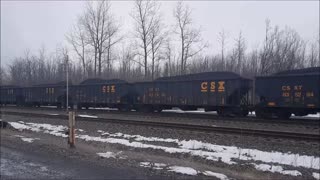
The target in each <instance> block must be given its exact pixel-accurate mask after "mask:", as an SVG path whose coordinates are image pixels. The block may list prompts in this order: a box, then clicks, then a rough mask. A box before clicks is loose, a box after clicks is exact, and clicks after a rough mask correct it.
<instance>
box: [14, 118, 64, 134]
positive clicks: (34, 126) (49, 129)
mask: <svg viewBox="0 0 320 180" xmlns="http://www.w3.org/2000/svg"><path fill="white" fill-rule="evenodd" d="M9 124H10V125H11V126H12V127H13V128H15V129H17V130H19V131H22V130H30V131H34V132H40V131H43V133H46V134H51V135H54V136H58V137H68V136H67V135H65V133H64V132H65V131H66V130H67V129H68V128H67V127H66V126H62V125H51V124H41V123H25V122H23V121H19V122H9Z"/></svg>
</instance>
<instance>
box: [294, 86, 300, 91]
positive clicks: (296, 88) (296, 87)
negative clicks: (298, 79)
mask: <svg viewBox="0 0 320 180" xmlns="http://www.w3.org/2000/svg"><path fill="white" fill-rule="evenodd" d="M294 90H295V91H301V90H302V86H301V85H298V86H294Z"/></svg>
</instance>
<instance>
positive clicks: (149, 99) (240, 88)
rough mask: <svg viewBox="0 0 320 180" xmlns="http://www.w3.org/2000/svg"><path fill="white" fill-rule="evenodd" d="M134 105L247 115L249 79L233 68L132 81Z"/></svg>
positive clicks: (146, 109)
mask: <svg viewBox="0 0 320 180" xmlns="http://www.w3.org/2000/svg"><path fill="white" fill-rule="evenodd" d="M133 89H134V92H135V98H134V108H135V109H137V110H141V111H149V112H150V111H161V110H163V109H168V108H172V107H179V108H180V109H182V110H195V109H197V108H204V109H205V110H206V111H217V112H218V114H220V115H227V114H228V115H229V114H236V115H243V116H244V115H247V114H248V107H249V105H250V90H251V89H252V80H250V79H246V78H243V77H241V76H239V75H237V74H235V73H232V72H206V73H198V74H190V75H182V76H174V77H164V78H159V79H157V80H155V81H152V82H138V83H135V84H134V87H133Z"/></svg>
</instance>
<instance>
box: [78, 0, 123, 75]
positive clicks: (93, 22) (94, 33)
mask: <svg viewBox="0 0 320 180" xmlns="http://www.w3.org/2000/svg"><path fill="white" fill-rule="evenodd" d="M82 23H83V26H84V27H85V31H86V32H87V34H88V40H89V41H88V42H89V44H90V45H91V46H92V48H93V53H94V75H95V76H97V75H98V76H101V73H102V65H103V62H102V61H103V55H104V54H105V53H107V56H106V58H107V63H108V65H109V67H110V64H111V62H110V61H111V49H112V47H113V46H114V45H115V44H116V43H118V42H119V41H120V40H121V37H119V36H118V35H119V29H120V28H119V25H118V24H117V23H116V22H115V18H114V17H113V16H112V15H111V12H110V3H109V1H107V0H102V1H98V2H88V3H87V6H86V9H85V13H84V16H83V18H82Z"/></svg>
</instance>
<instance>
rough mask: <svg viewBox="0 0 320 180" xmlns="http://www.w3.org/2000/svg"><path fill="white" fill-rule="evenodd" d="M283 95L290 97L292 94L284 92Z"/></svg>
mask: <svg viewBox="0 0 320 180" xmlns="http://www.w3.org/2000/svg"><path fill="white" fill-rule="evenodd" d="M282 96H283V97H289V96H290V93H288V92H284V93H282Z"/></svg>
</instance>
